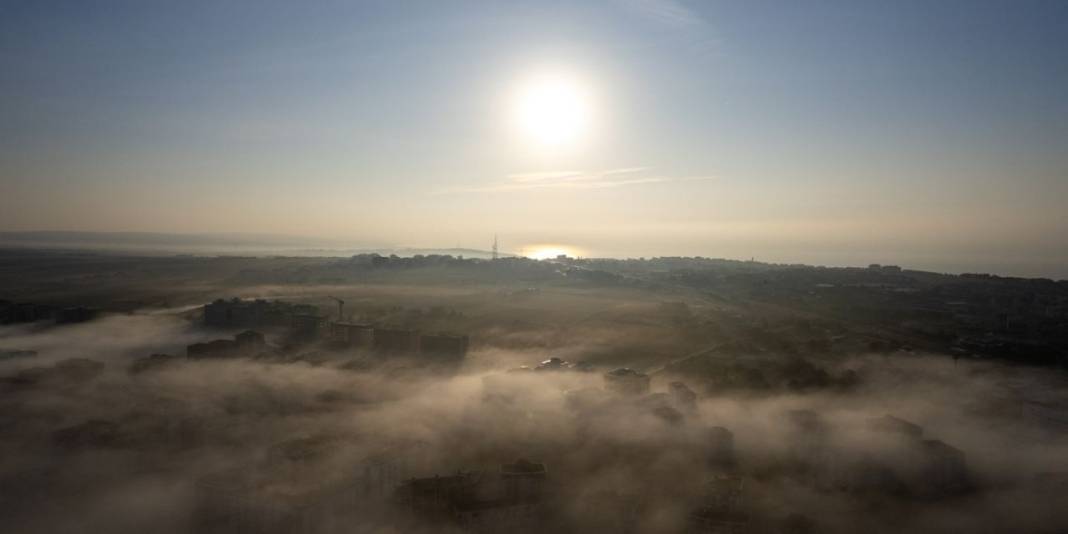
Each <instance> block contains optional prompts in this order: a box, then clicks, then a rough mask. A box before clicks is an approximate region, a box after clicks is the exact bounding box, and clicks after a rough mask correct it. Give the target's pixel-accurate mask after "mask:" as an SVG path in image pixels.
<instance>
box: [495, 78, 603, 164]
mask: <svg viewBox="0 0 1068 534" xmlns="http://www.w3.org/2000/svg"><path fill="white" fill-rule="evenodd" d="M591 110H592V105H591V98H590V95H589V92H588V91H587V90H586V88H585V87H584V86H583V84H581V83H579V82H577V81H576V80H573V79H571V78H568V77H566V76H562V75H557V74H552V75H542V76H538V77H534V78H530V79H528V80H526V81H525V82H524V83H523V84H521V85H520V88H519V90H518V91H517V92H516V95H515V98H514V102H513V105H512V113H513V119H514V121H515V126H516V127H517V129H518V130H519V131H520V132H521V133H522V134H523V135H524V137H525V138H526V139H527V140H528V141H529V142H531V143H533V144H536V145H538V146H540V147H545V148H563V147H568V146H573V145H575V144H576V143H577V142H578V141H580V140H582V139H583V138H584V137H585V136H586V134H587V133H588V131H589V128H590V119H591Z"/></svg>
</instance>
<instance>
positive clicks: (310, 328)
mask: <svg viewBox="0 0 1068 534" xmlns="http://www.w3.org/2000/svg"><path fill="white" fill-rule="evenodd" d="M325 325H326V319H324V318H323V317H322V316H320V315H318V314H312V313H299V314H296V315H293V316H292V317H291V318H290V326H291V327H292V329H293V339H294V340H295V341H314V340H316V339H318V338H319V334H320V333H321V332H322V329H323V327H324V326H325Z"/></svg>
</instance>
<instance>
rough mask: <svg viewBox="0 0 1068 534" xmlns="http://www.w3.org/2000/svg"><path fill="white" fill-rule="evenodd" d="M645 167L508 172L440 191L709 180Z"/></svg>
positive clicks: (604, 187) (533, 188)
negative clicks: (483, 181)
mask: <svg viewBox="0 0 1068 534" xmlns="http://www.w3.org/2000/svg"><path fill="white" fill-rule="evenodd" d="M648 170H649V168H648V167H621V168H617V169H608V170H601V171H549V172H531V173H518V174H510V175H508V176H507V177H505V180H503V181H500V182H496V183H491V184H487V185H481V186H471V187H458V188H453V189H448V190H446V191H443V193H497V192H514V191H530V190H536V189H608V188H615V187H623V186H628V185H640V184H654V183H664V182H685V181H695V180H711V179H712V178H711V177H705V176H698V177H687V178H672V177H667V176H648V175H645V172H646V171H648Z"/></svg>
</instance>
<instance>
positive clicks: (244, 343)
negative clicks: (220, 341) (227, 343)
mask: <svg viewBox="0 0 1068 534" xmlns="http://www.w3.org/2000/svg"><path fill="white" fill-rule="evenodd" d="M234 342H235V343H237V348H238V350H240V351H242V352H259V351H260V350H263V348H264V347H266V346H267V341H266V340H265V339H264V338H263V334H261V333H259V332H257V331H255V330H245V331H244V332H241V333H240V334H238V335H236V336H234Z"/></svg>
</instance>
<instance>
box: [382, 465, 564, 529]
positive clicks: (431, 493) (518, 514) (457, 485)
mask: <svg viewBox="0 0 1068 534" xmlns="http://www.w3.org/2000/svg"><path fill="white" fill-rule="evenodd" d="M546 473H547V471H546V469H545V465H544V464H540V463H537V462H530V461H527V460H522V459H520V460H518V461H516V462H515V463H511V464H504V465H502V466H501V471H500V473H499V474H498V476H492V475H488V474H486V473H482V472H460V473H457V474H455V475H450V476H434V477H427V478H418V479H411V480H409V481H407V482H405V483H404V484H402V485H401V486H400V487H399V488H397V491H396V493H395V500H396V502H397V503H398V504H399V505H400V506H401V507H402V508H406V509H408V510H409V511H410V512H411V514H412V516H413V517H414V518H416V519H420V520H424V521H427V522H430V523H433V524H435V525H436V526H439V527H440V526H441V523H442V522H448V523H451V524H453V525H454V526H457V527H459V528H461V529H463V530H464V531H467V532H486V533H490V532H494V533H495V532H540V531H541V530H540V526H541V525H542V522H543V519H544V518H545V515H546V514H545V504H544V502H545V498H546V492H545V489H544V484H545V482H546V479H547V476H546Z"/></svg>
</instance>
